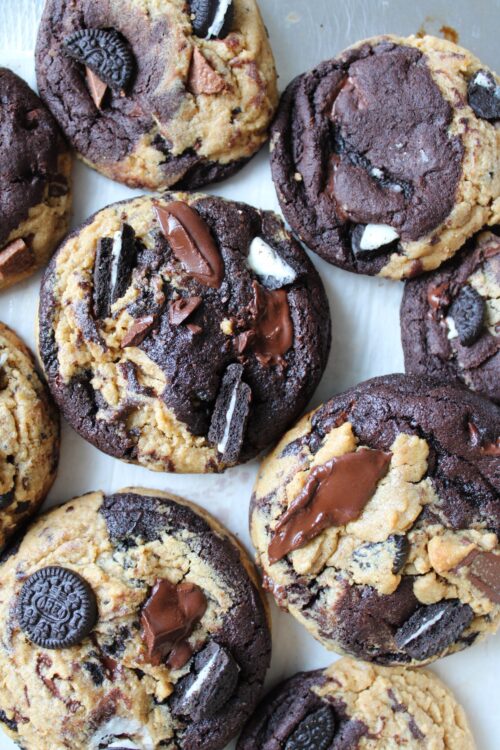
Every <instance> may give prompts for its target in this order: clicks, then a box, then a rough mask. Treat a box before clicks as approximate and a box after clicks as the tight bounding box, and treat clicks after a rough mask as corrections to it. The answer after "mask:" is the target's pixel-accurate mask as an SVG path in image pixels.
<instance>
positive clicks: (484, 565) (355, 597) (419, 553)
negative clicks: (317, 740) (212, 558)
mask: <svg viewBox="0 0 500 750" xmlns="http://www.w3.org/2000/svg"><path fill="white" fill-rule="evenodd" d="M499 438H500V408H499V407H497V406H495V405H494V404H492V403H491V402H490V401H488V400H486V399H483V398H481V397H480V396H477V395H476V394H473V393H471V392H470V391H467V389H466V388H464V387H462V386H458V385H456V386H453V385H441V384H439V382H438V381H434V380H430V379H424V378H422V379H418V378H415V377H414V378H412V377H409V376H405V375H389V376H385V377H381V378H375V379H374V380H369V381H367V382H366V383H362V384H361V385H358V386H356V387H354V388H352V389H351V390H349V391H347V392H345V393H343V394H341V395H339V396H335V397H334V398H333V399H332V400H331V401H328V402H327V403H326V404H324V405H323V406H320V407H319V408H318V409H317V410H316V411H314V412H312V413H311V414H309V415H307V416H306V417H304V418H303V419H302V420H301V421H300V422H299V423H298V424H297V425H296V427H295V428H294V429H293V430H291V431H290V432H289V433H288V434H287V435H285V436H284V438H283V439H282V440H281V442H280V443H279V445H278V446H277V448H276V449H275V451H274V452H273V453H272V454H271V455H270V456H269V457H268V458H267V459H266V460H265V461H264V463H263V465H262V468H261V471H260V473H259V476H258V479H257V483H256V486H255V490H254V494H253V499H252V506H251V512H250V522H251V534H252V539H253V543H254V545H255V547H256V549H257V559H258V562H259V564H260V566H261V568H262V571H263V574H264V586H265V587H266V588H267V589H268V590H269V591H270V592H271V593H272V594H273V595H274V596H275V598H276V601H277V603H278V604H279V605H280V606H281V607H282V608H283V609H288V611H289V612H291V614H293V615H294V616H295V617H296V618H297V619H298V620H299V621H300V622H301V623H302V624H304V625H305V627H306V628H307V629H308V630H309V631H310V633H311V634H312V635H313V636H315V637H316V638H317V639H318V640H319V641H321V643H322V644H323V645H324V646H326V648H329V649H332V650H335V651H339V652H341V653H347V654H351V655H353V656H358V657H360V658H362V659H366V660H367V661H373V662H377V663H379V664H398V663H400V664H405V665H419V664H423V663H426V662H430V661H433V660H434V659H437V658H438V657H440V656H444V655H446V654H449V653H453V652H455V651H459V650H460V649H463V648H466V647H467V646H469V645H471V644H472V643H474V641H476V640H477V639H478V638H480V637H482V636H484V635H486V634H488V633H492V632H494V631H495V630H496V628H497V626H498V624H499V622H500V548H499V544H498V534H499V531H500V495H499V490H500V472H499V456H500V439H499Z"/></svg>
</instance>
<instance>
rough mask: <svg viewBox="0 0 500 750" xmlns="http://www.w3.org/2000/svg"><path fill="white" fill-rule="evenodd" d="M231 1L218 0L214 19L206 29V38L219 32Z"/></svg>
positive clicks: (215, 35)
mask: <svg viewBox="0 0 500 750" xmlns="http://www.w3.org/2000/svg"><path fill="white" fill-rule="evenodd" d="M232 1H233V0H219V5H218V6H217V11H216V13H215V16H214V20H213V21H212V23H211V25H210V28H209V29H208V31H207V36H206V38H207V39H211V38H212V37H217V36H218V35H219V34H220V31H221V29H222V27H223V26H224V21H225V20H226V13H227V11H228V10H229V6H230V5H231V3H232Z"/></svg>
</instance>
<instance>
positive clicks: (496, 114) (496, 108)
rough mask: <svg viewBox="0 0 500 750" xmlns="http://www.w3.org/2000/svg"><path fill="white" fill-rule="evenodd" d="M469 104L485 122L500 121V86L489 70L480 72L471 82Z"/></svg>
mask: <svg viewBox="0 0 500 750" xmlns="http://www.w3.org/2000/svg"><path fill="white" fill-rule="evenodd" d="M467 90H468V94H469V104H470V106H471V107H472V109H473V110H474V112H475V113H476V115H477V116H478V117H482V118H483V119H484V120H498V119H500V86H499V85H498V84H497V82H496V80H495V78H494V76H493V75H492V74H491V73H490V72H489V70H478V71H477V73H475V74H474V75H473V76H472V78H471V79H470V81H469V86H468V89H467Z"/></svg>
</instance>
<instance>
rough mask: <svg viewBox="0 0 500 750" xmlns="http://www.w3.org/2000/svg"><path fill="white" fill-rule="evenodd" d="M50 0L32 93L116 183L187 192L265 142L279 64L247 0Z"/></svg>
mask: <svg viewBox="0 0 500 750" xmlns="http://www.w3.org/2000/svg"><path fill="white" fill-rule="evenodd" d="M143 6H144V4H141V3H137V2H135V0H124V1H121V0H120V1H119V0H80V1H79V2H78V5H77V6H75V4H74V3H73V2H70V0H48V2H47V3H46V4H45V9H44V13H43V17H42V21H41V25H40V30H39V34H38V42H37V49H36V69H37V80H38V88H39V90H40V93H41V96H42V98H43V99H44V101H45V102H46V103H47V105H48V106H49V107H50V109H51V110H52V112H53V114H54V116H55V117H56V119H57V120H58V122H59V124H60V126H61V128H62V130H63V131H64V133H65V135H66V137H67V138H68V140H69V141H70V143H71V144H72V145H73V146H74V148H75V150H76V151H77V153H78V154H79V155H80V156H81V157H82V158H83V159H84V160H85V161H86V162H87V163H88V164H91V165H92V166H93V167H94V168H95V169H97V170H98V171H100V172H102V173H103V174H105V175H107V176H108V177H111V178H112V179H114V180H118V181H120V182H125V183H127V184H128V185H131V186H138V187H144V188H149V189H152V190H157V189H165V188H169V187H176V188H180V189H194V188H197V187H200V186H202V185H206V184H209V183H212V182H216V181H218V180H222V179H225V178H226V177H229V176H230V175H232V174H234V173H235V172H237V171H238V170H239V169H241V167H242V166H243V165H244V164H246V163H247V161H248V160H249V159H250V158H251V157H252V156H253V155H254V154H255V153H256V152H257V151H258V150H259V149H260V147H261V146H262V145H263V144H264V143H265V141H266V140H267V138H268V134H269V126H270V123H271V120H272V118H273V116H274V113H275V110H276V107H277V104H278V91H277V82H276V70H275V66H274V59H273V54H272V51H271V48H270V45H269V40H268V36H267V32H266V29H265V26H264V23H263V21H262V18H261V16H260V12H259V8H258V6H257V2H256V0H189V1H186V2H183V3H179V2H177V0H164V1H163V2H162V3H160V4H158V3H156V4H155V8H154V12H153V10H151V9H150V10H151V12H149V11H148V12H146V10H145V7H143Z"/></svg>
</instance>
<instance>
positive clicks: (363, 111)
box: [271, 35, 500, 279]
mask: <svg viewBox="0 0 500 750" xmlns="http://www.w3.org/2000/svg"><path fill="white" fill-rule="evenodd" d="M458 57H460V59H461V60H463V63H464V64H463V66H460V68H457V65H456V60H457V59H458ZM471 75H472V82H470V78H471ZM478 82H479V83H480V84H487V86H486V87H483V88H482V89H481V90H480V91H479V93H478V89H479V88H480V87H478V85H477V84H478ZM497 90H498V80H497V78H496V77H495V75H494V74H493V73H491V72H490V71H488V70H487V69H486V68H484V66H483V65H482V64H481V62H480V61H479V60H478V59H477V58H476V57H474V56H473V55H472V54H471V53H470V52H468V51H467V50H465V49H462V48H460V47H458V46H457V45H455V44H453V43H451V42H448V41H443V40H442V39H435V38H433V37H431V36H424V37H423V38H419V37H416V36H412V37H409V38H406V39H404V38H401V37H397V36H392V35H384V36H378V37H374V38H373V39H368V40H365V41H363V42H359V43H358V44H356V45H354V46H353V47H350V48H349V49H347V50H345V51H344V52H342V53H341V54H340V55H339V56H338V57H336V58H334V59H332V60H327V61H325V62H323V63H321V64H320V65H318V66H317V67H316V68H315V69H314V70H312V71H310V72H308V73H304V74H303V75H300V76H298V77H297V78H296V79H295V80H293V81H292V82H291V83H290V84H289V86H288V88H287V89H286V91H285V93H284V94H283V97H282V99H281V103H280V106H279V109H278V114H277V117H276V118H275V120H274V123H273V126H272V131H271V140H272V149H271V167H272V174H273V180H274V183H275V186H276V190H277V193H278V198H279V202H280V205H281V208H282V210H283V213H284V215H285V218H286V219H287V221H288V222H289V224H290V226H291V227H292V230H293V231H294V232H295V233H296V234H297V235H298V236H299V237H300V239H301V240H302V241H303V242H305V243H306V244H307V245H308V246H309V247H310V248H311V249H312V250H314V251H315V252H317V253H318V254H319V255H321V256H322V257H323V258H324V259H325V260H327V261H328V262H329V263H333V264H334V265H336V266H340V267H341V268H344V269H346V270H348V271H353V272H355V273H362V274H369V275H378V276H384V277H387V278H392V279H406V278H414V277H415V276H418V275H420V274H422V273H424V272H426V271H431V270H433V269H435V268H437V267H438V266H440V265H441V264H442V263H444V262H445V261H446V260H448V259H449V258H451V257H452V256H453V255H454V254H455V253H456V252H457V251H458V250H459V249H460V248H461V247H462V245H463V244H464V242H465V241H466V240H467V239H468V238H469V237H471V236H472V235H473V234H474V232H477V231H478V230H479V229H481V227H482V226H483V225H487V224H490V225H493V224H495V223H496V221H497V220H498V213H497V212H496V209H495V205H496V204H495V201H496V200H497V197H498V193H499V190H500V186H499V177H498V175H499V174H500V164H499V152H498V147H497V145H496V134H495V126H494V123H493V122H489V121H488V119H484V117H483V115H484V114H485V113H488V114H493V113H494V110H495V106H494V105H493V104H492V101H493V99H492V95H493V94H495V96H496V93H495V92H497ZM468 91H469V94H468ZM457 92H458V94H457ZM467 96H469V102H470V104H471V107H467V106H464V102H466V101H467ZM486 99H487V100H488V101H487V103H486ZM479 100H481V102H483V100H484V104H482V105H480V104H479ZM476 102H477V105H478V106H476V104H475V103H476ZM475 107H476V108H475ZM381 108H382V109H383V112H384V117H383V118H382V119H381V117H380V112H381ZM478 148H479V149H480V151H481V154H482V158H481V159H478V158H477V149H478ZM483 157H484V158H483ZM492 165H494V166H493V169H492V168H491V166H492ZM464 217H466V218H465V219H464Z"/></svg>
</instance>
